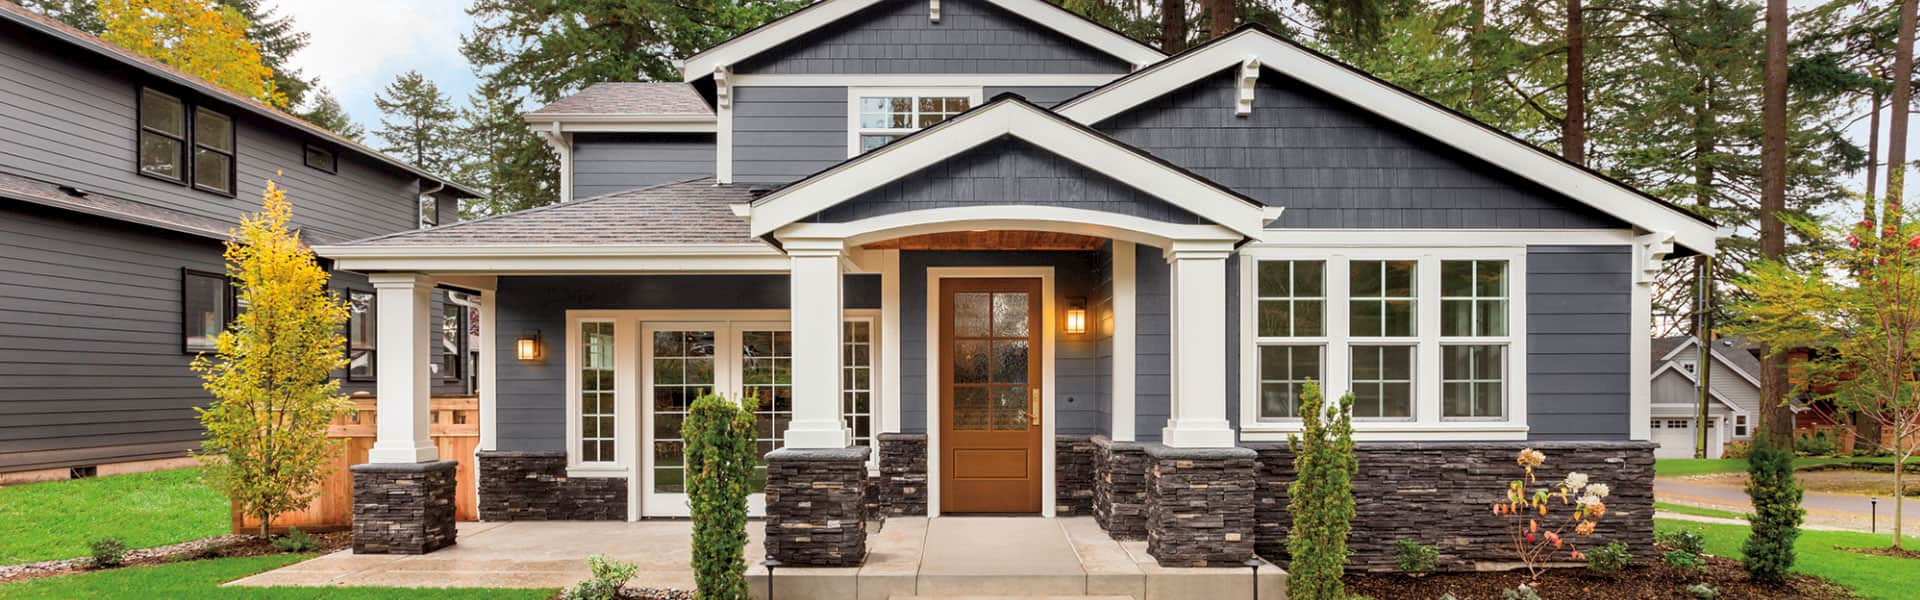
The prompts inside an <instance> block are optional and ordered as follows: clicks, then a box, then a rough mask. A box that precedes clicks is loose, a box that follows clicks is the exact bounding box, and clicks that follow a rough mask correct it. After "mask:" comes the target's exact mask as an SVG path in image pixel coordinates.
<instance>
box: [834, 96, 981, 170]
mask: <svg viewBox="0 0 1920 600" xmlns="http://www.w3.org/2000/svg"><path fill="white" fill-rule="evenodd" d="M842 85H845V84H842ZM982 93H983V90H982V88H981V87H980V86H979V85H955V86H945V87H861V86H850V87H848V88H847V158H853V157H855V156H859V155H860V136H862V135H865V134H867V133H868V132H872V133H875V134H881V135H893V134H898V135H902V136H905V135H909V134H912V133H913V132H915V131H919V130H921V129H926V127H917V126H916V127H911V128H906V129H898V128H890V127H888V128H879V129H867V128H863V127H861V126H860V98H862V97H868V96H871V97H876V98H878V97H887V98H912V99H913V100H914V104H915V106H918V105H919V99H920V98H923V97H929V98H954V97H962V96H964V97H966V99H967V108H969V109H971V108H973V107H976V106H980V103H981V94H982ZM961 112H966V111H961ZM955 114H958V113H955ZM928 127H931V125H929V126H928Z"/></svg>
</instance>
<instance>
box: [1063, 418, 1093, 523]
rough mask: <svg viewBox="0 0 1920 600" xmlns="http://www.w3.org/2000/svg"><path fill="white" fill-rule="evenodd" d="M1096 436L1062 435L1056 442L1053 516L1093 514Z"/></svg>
mask: <svg viewBox="0 0 1920 600" xmlns="http://www.w3.org/2000/svg"><path fill="white" fill-rule="evenodd" d="M1095 454H1098V447H1096V446H1094V444H1093V436H1086V435H1060V436H1055V437H1054V440H1053V467H1054V468H1053V473H1054V478H1053V489H1054V507H1053V512H1054V514H1055V515H1057V516H1062V517H1084V516H1088V515H1091V514H1093V480H1094V464H1093V463H1094V458H1093V457H1094V455H1095Z"/></svg>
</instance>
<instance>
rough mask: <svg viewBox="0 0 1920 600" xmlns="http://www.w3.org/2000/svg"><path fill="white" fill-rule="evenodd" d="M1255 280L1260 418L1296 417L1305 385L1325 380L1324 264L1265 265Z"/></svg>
mask: <svg viewBox="0 0 1920 600" xmlns="http://www.w3.org/2000/svg"><path fill="white" fill-rule="evenodd" d="M1256 281H1257V284H1256V291H1257V293H1258V298H1259V299H1258V307H1257V314H1258V317H1257V319H1258V325H1257V327H1256V335H1258V338H1259V339H1258V342H1257V343H1258V344H1259V347H1260V362H1259V365H1260V366H1259V369H1260V373H1259V377H1260V388H1259V393H1260V413H1259V418H1260V419H1261V420H1277V419H1297V418H1300V394H1301V393H1302V392H1303V391H1304V390H1305V388H1306V383H1307V381H1309V380H1312V381H1320V382H1324V381H1325V379H1326V378H1325V376H1323V375H1321V372H1320V368H1321V364H1322V362H1323V361H1322V356H1323V354H1324V353H1325V352H1326V343H1327V342H1326V305H1327V298H1326V261H1319V260H1274V261H1263V262H1261V263H1260V265H1259V269H1258V273H1257V275H1256Z"/></svg>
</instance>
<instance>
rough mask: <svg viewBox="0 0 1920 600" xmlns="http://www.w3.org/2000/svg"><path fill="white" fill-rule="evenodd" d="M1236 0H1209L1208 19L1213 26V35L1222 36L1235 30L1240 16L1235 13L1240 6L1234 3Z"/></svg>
mask: <svg viewBox="0 0 1920 600" xmlns="http://www.w3.org/2000/svg"><path fill="white" fill-rule="evenodd" d="M1235 1H1236V0H1207V21H1208V24H1209V25H1210V26H1211V28H1212V33H1213V36H1212V37H1214V38H1219V37H1220V36H1223V35H1226V34H1228V33H1232V32H1233V28H1234V26H1235V25H1237V24H1238V23H1237V21H1239V18H1238V16H1237V15H1236V14H1235V13H1237V12H1238V11H1237V10H1236V9H1237V8H1239V7H1237V6H1235V5H1234V2H1235Z"/></svg>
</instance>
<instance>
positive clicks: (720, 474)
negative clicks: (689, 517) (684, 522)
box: [681, 395, 759, 600]
mask: <svg viewBox="0 0 1920 600" xmlns="http://www.w3.org/2000/svg"><path fill="white" fill-rule="evenodd" d="M746 402H747V404H748V406H741V405H739V404H735V403H734V402H733V401H731V400H727V399H726V398H722V397H720V396H713V395H708V396H701V397H700V398H699V399H697V400H694V401H693V406H692V408H691V409H689V410H688V412H687V421H686V423H685V424H684V425H682V426H681V435H682V436H685V438H686V440H687V499H688V501H689V502H690V503H691V504H692V508H693V581H694V585H695V586H696V587H697V588H698V589H699V596H700V598H701V600H746V598H747V577H746V573H747V480H748V479H749V478H750V477H752V476H753V466H754V463H755V462H756V461H757V460H758V459H759V456H758V454H757V453H755V452H754V432H753V421H754V417H753V406H752V404H753V403H754V402H756V400H754V399H748V400H747V401H746Z"/></svg>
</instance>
